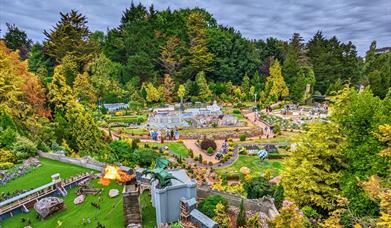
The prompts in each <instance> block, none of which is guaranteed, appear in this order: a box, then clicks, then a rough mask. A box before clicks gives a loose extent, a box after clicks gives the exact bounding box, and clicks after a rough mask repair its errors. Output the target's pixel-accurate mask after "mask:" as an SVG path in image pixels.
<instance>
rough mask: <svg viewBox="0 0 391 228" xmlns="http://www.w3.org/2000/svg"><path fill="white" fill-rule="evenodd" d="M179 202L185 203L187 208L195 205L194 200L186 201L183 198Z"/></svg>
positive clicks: (195, 201)
mask: <svg viewBox="0 0 391 228" xmlns="http://www.w3.org/2000/svg"><path fill="white" fill-rule="evenodd" d="M181 201H182V202H184V203H186V204H187V206H189V207H191V206H193V205H196V204H197V200H196V199H195V198H191V199H188V200H187V199H185V198H182V199H181Z"/></svg>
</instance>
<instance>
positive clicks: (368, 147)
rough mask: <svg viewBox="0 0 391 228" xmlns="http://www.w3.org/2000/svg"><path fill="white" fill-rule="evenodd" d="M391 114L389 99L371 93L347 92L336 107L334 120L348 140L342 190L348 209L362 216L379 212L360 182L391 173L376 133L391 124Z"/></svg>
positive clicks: (336, 103)
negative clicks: (380, 153) (383, 125)
mask: <svg viewBox="0 0 391 228" xmlns="http://www.w3.org/2000/svg"><path fill="white" fill-rule="evenodd" d="M390 112H391V99H390V95H388V97H386V98H385V99H384V100H380V99H379V98H378V97H375V96H374V95H373V94H372V93H371V91H370V90H369V89H365V90H364V91H363V92H361V93H358V92H357V91H355V90H354V89H345V90H344V91H343V92H342V94H341V95H340V96H339V97H338V98H337V100H336V101H335V106H334V107H333V116H332V119H333V120H334V121H336V122H337V123H338V124H339V125H340V127H341V130H342V131H343V133H344V135H345V136H346V138H347V146H346V149H345V150H344V156H345V160H346V164H347V166H346V169H345V170H344V172H343V177H342V178H341V181H340V182H341V189H342V193H343V195H344V196H346V197H347V198H348V200H349V209H351V210H352V211H353V212H354V213H356V214H357V215H360V216H364V215H367V216H375V215H377V214H378V211H379V209H378V208H379V206H378V204H377V203H376V202H374V201H372V200H371V199H369V198H368V197H367V196H366V194H365V192H364V191H363V189H362V188H361V187H359V186H358V181H359V180H360V179H366V178H368V177H369V176H372V175H378V176H380V177H383V176H386V175H387V174H388V173H389V169H390V163H389V160H387V158H386V157H381V156H379V151H380V150H381V149H382V147H381V142H379V141H378V140H377V139H376V135H375V134H374V133H376V132H378V126H379V125H381V124H385V123H390V122H391V116H390V115H389V113H390Z"/></svg>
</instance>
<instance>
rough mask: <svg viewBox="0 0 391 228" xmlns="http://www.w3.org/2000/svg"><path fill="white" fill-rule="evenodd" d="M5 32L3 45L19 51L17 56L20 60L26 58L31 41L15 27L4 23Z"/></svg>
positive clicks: (23, 32)
mask: <svg viewBox="0 0 391 228" xmlns="http://www.w3.org/2000/svg"><path fill="white" fill-rule="evenodd" d="M6 26H7V32H6V33H5V34H4V38H3V39H4V42H5V45H7V47H8V48H9V49H12V50H14V51H16V50H19V55H20V58H21V59H22V60H25V59H27V58H28V52H29V51H30V48H31V45H32V43H33V42H32V41H31V40H30V39H29V38H28V37H27V33H26V32H25V31H23V30H20V29H19V28H18V27H16V25H14V24H13V25H11V24H8V23H6Z"/></svg>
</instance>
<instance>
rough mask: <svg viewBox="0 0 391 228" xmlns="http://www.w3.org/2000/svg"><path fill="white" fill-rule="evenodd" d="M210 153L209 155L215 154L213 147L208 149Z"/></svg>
mask: <svg viewBox="0 0 391 228" xmlns="http://www.w3.org/2000/svg"><path fill="white" fill-rule="evenodd" d="M206 151H207V152H208V154H209V155H210V154H213V152H214V151H215V150H214V149H213V148H212V147H208V149H207V150H206Z"/></svg>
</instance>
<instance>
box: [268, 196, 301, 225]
mask: <svg viewBox="0 0 391 228" xmlns="http://www.w3.org/2000/svg"><path fill="white" fill-rule="evenodd" d="M306 222H307V218H306V217H305V216H304V214H303V213H302V212H301V211H300V210H299V208H298V207H297V206H296V204H294V203H292V202H289V201H287V200H284V202H283V206H282V208H281V209H280V214H279V215H277V216H276V217H275V218H274V219H273V220H272V221H270V222H269V226H270V227H272V228H286V227H289V228H303V227H305V224H306Z"/></svg>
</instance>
